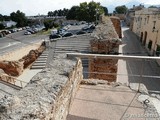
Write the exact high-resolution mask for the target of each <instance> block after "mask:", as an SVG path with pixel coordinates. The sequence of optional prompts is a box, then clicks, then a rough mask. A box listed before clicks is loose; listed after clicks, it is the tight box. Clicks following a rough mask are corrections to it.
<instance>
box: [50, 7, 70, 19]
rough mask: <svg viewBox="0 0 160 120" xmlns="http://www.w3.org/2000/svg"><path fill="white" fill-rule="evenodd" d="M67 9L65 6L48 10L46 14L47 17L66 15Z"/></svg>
mask: <svg viewBox="0 0 160 120" xmlns="http://www.w3.org/2000/svg"><path fill="white" fill-rule="evenodd" d="M68 11H69V10H68V9H66V8H63V10H62V9H59V10H55V11H49V12H48V16H49V17H53V16H66V15H67V13H68Z"/></svg>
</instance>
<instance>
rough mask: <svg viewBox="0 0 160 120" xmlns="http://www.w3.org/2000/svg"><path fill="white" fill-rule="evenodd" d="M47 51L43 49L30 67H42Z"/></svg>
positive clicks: (45, 60)
mask: <svg viewBox="0 0 160 120" xmlns="http://www.w3.org/2000/svg"><path fill="white" fill-rule="evenodd" d="M48 54H49V51H48V50H45V51H44V52H43V53H42V54H41V55H40V56H39V57H38V59H37V60H36V61H35V62H34V63H33V65H32V67H31V69H43V68H45V67H46V63H47V58H48Z"/></svg>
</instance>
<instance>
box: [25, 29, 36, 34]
mask: <svg viewBox="0 0 160 120" xmlns="http://www.w3.org/2000/svg"><path fill="white" fill-rule="evenodd" d="M27 31H28V32H30V33H32V34H35V31H33V30H32V29H28V30H27Z"/></svg>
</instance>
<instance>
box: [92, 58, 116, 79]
mask: <svg viewBox="0 0 160 120" xmlns="http://www.w3.org/2000/svg"><path fill="white" fill-rule="evenodd" d="M117 62H118V60H113V59H93V60H90V61H89V63H90V65H89V70H92V72H93V73H90V74H89V78H92V79H93V78H94V79H102V80H107V81H108V82H113V81H115V80H116V75H115V74H116V73H117ZM94 72H95V73H94ZM108 73H111V74H108Z"/></svg>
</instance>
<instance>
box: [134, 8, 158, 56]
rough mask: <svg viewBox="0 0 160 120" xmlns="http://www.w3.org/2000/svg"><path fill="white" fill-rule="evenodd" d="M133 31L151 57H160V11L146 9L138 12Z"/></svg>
mask: <svg viewBox="0 0 160 120" xmlns="http://www.w3.org/2000/svg"><path fill="white" fill-rule="evenodd" d="M132 30H133V32H134V33H135V34H136V35H137V36H138V37H139V38H140V41H141V42H142V44H143V45H144V46H145V47H146V48H147V50H148V52H149V54H150V55H157V56H159V55H160V9H158V8H144V9H142V10H139V11H136V12H135V17H134V22H133V29H132Z"/></svg>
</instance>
